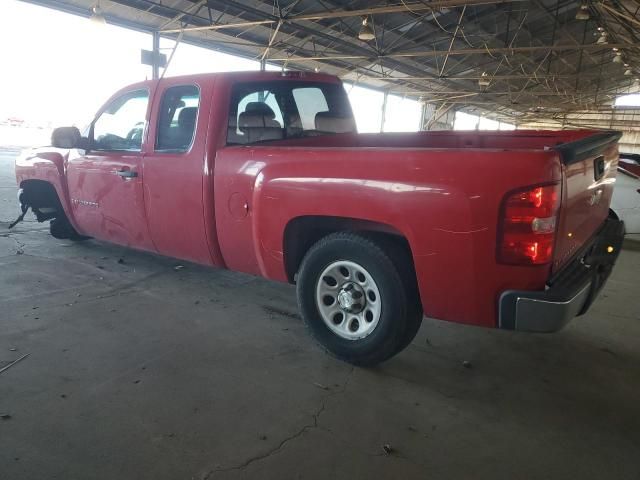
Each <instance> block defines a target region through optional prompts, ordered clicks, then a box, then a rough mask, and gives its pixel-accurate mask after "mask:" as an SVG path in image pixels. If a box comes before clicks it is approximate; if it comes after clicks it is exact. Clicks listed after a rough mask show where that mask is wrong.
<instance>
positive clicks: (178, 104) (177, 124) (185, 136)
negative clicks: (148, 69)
mask: <svg viewBox="0 0 640 480" xmlns="http://www.w3.org/2000/svg"><path fill="white" fill-rule="evenodd" d="M199 106H200V89H199V88H198V86H197V85H180V86H175V87H169V88H167V89H166V90H165V92H164V93H163V95H162V101H161V103H160V111H159V114H158V126H157V129H156V132H157V133H156V140H155V151H156V152H188V151H189V149H190V148H191V145H192V144H193V139H194V136H195V131H196V121H197V119H198V108H199Z"/></svg>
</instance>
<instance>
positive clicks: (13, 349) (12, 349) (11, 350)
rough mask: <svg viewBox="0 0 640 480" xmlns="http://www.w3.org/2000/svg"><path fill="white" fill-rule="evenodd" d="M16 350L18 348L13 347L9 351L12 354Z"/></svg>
mask: <svg viewBox="0 0 640 480" xmlns="http://www.w3.org/2000/svg"><path fill="white" fill-rule="evenodd" d="M16 350H17V348H16V347H11V348H10V349H9V351H10V352H15V351H16Z"/></svg>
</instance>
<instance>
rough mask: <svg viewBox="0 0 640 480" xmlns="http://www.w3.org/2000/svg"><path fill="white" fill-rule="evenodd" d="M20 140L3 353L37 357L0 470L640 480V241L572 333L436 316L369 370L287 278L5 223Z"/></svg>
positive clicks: (7, 182)
mask: <svg viewBox="0 0 640 480" xmlns="http://www.w3.org/2000/svg"><path fill="white" fill-rule="evenodd" d="M12 158H13V153H12V152H11V151H7V150H5V151H3V152H0V220H1V221H2V222H0V265H1V268H0V367H1V366H2V365H3V364H6V363H7V362H9V361H12V360H14V359H16V358H18V357H19V356H21V355H23V354H25V353H30V354H31V355H30V356H29V357H28V358H26V359H24V360H23V361H22V362H20V363H18V364H16V365H15V366H13V367H12V368H11V369H9V370H7V371H6V372H4V373H2V374H0V414H7V415H10V418H6V419H0V478H2V479H3V480H23V479H24V480H27V479H29V480H32V479H36V478H46V479H47V480H54V479H60V480H73V479H82V480H86V479H109V480H113V479H135V480H143V479H154V480H161V479H171V480H176V479H236V478H259V479H272V478H273V479H292V478H301V479H359V478H435V479H438V478H446V479H461V478H464V479H467V478H473V479H485V478H486V479H491V480H495V479H502V478H509V479H514V478H517V479H534V478H536V479H538V478H539V479H545V480H546V479H556V478H557V479H566V478H580V479H582V480H584V479H592V478H593V479H598V480H601V479H603V478H606V479H638V478H640V322H639V320H640V301H639V297H640V287H639V283H638V281H639V278H638V274H639V272H640V251H638V250H633V249H631V250H626V251H623V252H622V255H621V258H620V261H619V265H618V267H617V269H616V270H615V272H614V274H613V276H612V278H611V279H610V281H609V283H608V285H607V287H606V289H605V291H604V292H603V294H601V295H600V298H599V299H598V301H597V302H596V304H595V305H594V306H593V308H592V310H591V312H590V313H589V314H588V315H586V316H584V317H582V318H580V319H577V320H576V321H574V322H573V323H572V324H571V325H570V326H569V327H568V328H566V329H565V330H564V331H563V332H561V333H558V334H555V335H532V334H516V333H510V332H503V331H497V330H487V329H480V328H473V327H465V326H461V325H456V324H450V323H445V322H439V321H435V320H425V322H424V323H423V326H422V329H421V331H420V333H419V334H418V337H417V338H416V340H415V341H414V342H413V344H412V345H411V346H410V347H409V348H408V349H407V350H406V351H405V352H403V353H402V354H401V355H399V356H397V357H396V358H394V359H392V360H391V361H389V362H387V363H386V364H384V365H382V366H381V367H379V368H376V369H370V370H365V369H358V368H355V369H354V368H352V367H351V366H349V365H346V364H344V363H341V362H339V361H336V360H334V359H332V358H331V357H329V356H327V355H326V354H325V353H323V351H322V350H321V349H320V348H318V347H317V346H316V345H315V344H314V343H313V341H312V340H311V339H310V338H309V336H308V335H307V334H306V332H305V328H304V326H303V325H302V323H301V321H300V319H299V317H298V314H297V309H296V304H295V298H294V290H293V288H292V287H290V286H287V285H280V284H275V283H269V282H267V281H263V280H261V279H257V278H253V277H249V276H246V275H239V274H234V273H230V272H225V271H217V270H212V269H207V268H202V267H199V266H196V265H192V264H187V263H184V262H179V261H175V260H172V259H168V258H163V257H158V256H153V255H149V254H144V253H137V252H133V251H128V250H125V249H123V248H119V247H115V246H111V245H107V244H104V243H100V242H97V241H88V242H85V243H79V244H74V243H72V242H67V241H59V240H55V239H54V238H52V237H50V236H49V235H48V233H47V227H46V226H45V225H40V224H37V223H35V222H33V221H28V222H25V223H23V224H21V225H20V226H19V227H18V228H17V229H16V230H15V231H12V233H7V223H8V221H9V220H12V219H13V218H14V217H15V216H16V214H17V212H18V210H17V207H16V204H15V185H14V179H13V176H12V168H13V165H12ZM636 245H637V244H636ZM177 265H183V266H184V268H182V269H178V270H176V269H175V268H174V267H175V266H177ZM14 348H15V349H16V350H15V351H12V349H14ZM465 360H466V361H469V362H471V368H465V367H463V365H462V363H463V361H465ZM385 444H388V445H390V446H391V448H392V452H391V454H389V455H387V454H385V452H384V450H383V446H384V445H385Z"/></svg>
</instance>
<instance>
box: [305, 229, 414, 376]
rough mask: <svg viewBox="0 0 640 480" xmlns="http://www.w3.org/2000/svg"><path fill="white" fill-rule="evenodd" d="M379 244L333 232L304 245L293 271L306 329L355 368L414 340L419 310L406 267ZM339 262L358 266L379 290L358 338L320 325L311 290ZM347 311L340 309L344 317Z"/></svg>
mask: <svg viewBox="0 0 640 480" xmlns="http://www.w3.org/2000/svg"><path fill="white" fill-rule="evenodd" d="M382 245H383V243H378V242H376V241H374V240H372V239H370V238H367V237H366V236H364V235H359V234H354V233H348V232H339V233H334V234H331V235H328V236H327V237H325V238H323V239H322V240H320V241H318V242H317V243H316V244H315V245H313V246H312V247H311V248H310V249H309V251H308V252H307V254H306V255H305V257H304V259H303V261H302V264H301V266H300V269H299V272H298V280H297V293H298V304H299V306H300V311H301V313H302V317H303V319H304V321H305V323H306V325H307V327H308V328H309V329H310V330H311V333H312V334H313V336H314V337H315V339H316V340H317V341H318V342H319V343H320V344H321V345H322V346H323V347H324V348H325V349H326V350H327V351H328V352H329V353H331V354H332V355H334V356H335V357H337V358H339V359H341V360H344V361H346V362H349V363H352V364H355V365H359V366H373V365H376V364H378V363H380V362H383V361H385V360H387V359H389V358H390V357H392V356H393V355H395V354H397V353H399V352H400V351H401V350H402V349H403V348H405V347H406V346H407V345H408V344H409V343H410V342H411V340H413V338H414V337H415V335H416V333H417V331H418V329H419V328H420V322H421V320H422V311H421V309H420V308H419V307H416V305H415V298H412V295H413V294H414V293H415V290H416V288H415V287H411V286H410V285H411V280H409V279H407V278H406V272H407V271H412V269H411V266H410V265H409V266H408V267H407V266H406V265H398V262H400V263H402V261H400V257H399V256H397V255H396V254H395V253H394V252H389V253H388V252H387V251H386V249H384V247H383V246H382ZM339 262H351V263H353V264H356V265H358V266H360V267H362V269H363V270H364V271H365V272H366V273H367V274H368V275H370V277H371V278H372V279H373V280H374V282H375V286H376V288H377V290H378V291H379V302H380V304H379V307H378V308H379V312H380V313H379V316H378V317H376V318H377V320H376V323H375V326H374V327H373V329H372V330H371V331H370V333H367V335H366V336H364V337H363V338H357V339H347V338H343V337H342V336H340V335H339V334H337V333H335V332H334V331H333V330H332V329H331V328H330V327H329V324H328V323H325V320H324V319H323V316H322V313H321V312H320V307H319V306H318V301H317V300H316V289H317V288H321V287H320V286H319V282H322V281H323V279H321V278H320V276H321V275H322V274H323V272H324V271H325V269H326V268H330V267H331V265H334V264H336V263H339ZM347 278H348V277H347ZM413 278H414V279H415V276H414V277H413ZM345 282H346V283H349V282H348V281H347V280H345ZM413 283H415V281H413ZM334 288H336V289H338V288H339V285H338V287H334ZM336 291H337V290H336ZM365 297H366V295H365ZM365 300H366V298H365ZM418 312H419V316H418V315H417V313H418ZM350 315H352V314H350V313H345V317H348V316H350ZM344 321H345V322H346V321H347V320H346V319H345V320H344ZM327 322H329V320H327ZM372 325H373V324H372Z"/></svg>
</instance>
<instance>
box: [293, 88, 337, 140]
mask: <svg viewBox="0 0 640 480" xmlns="http://www.w3.org/2000/svg"><path fill="white" fill-rule="evenodd" d="M293 99H294V100H295V102H296V106H297V107H298V113H299V114H300V123H301V124H302V128H303V129H304V130H316V115H317V114H318V113H319V112H327V111H328V110H329V106H328V105H327V100H326V98H325V97H324V93H323V92H322V90H320V89H319V88H317V87H304V88H294V89H293Z"/></svg>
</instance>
